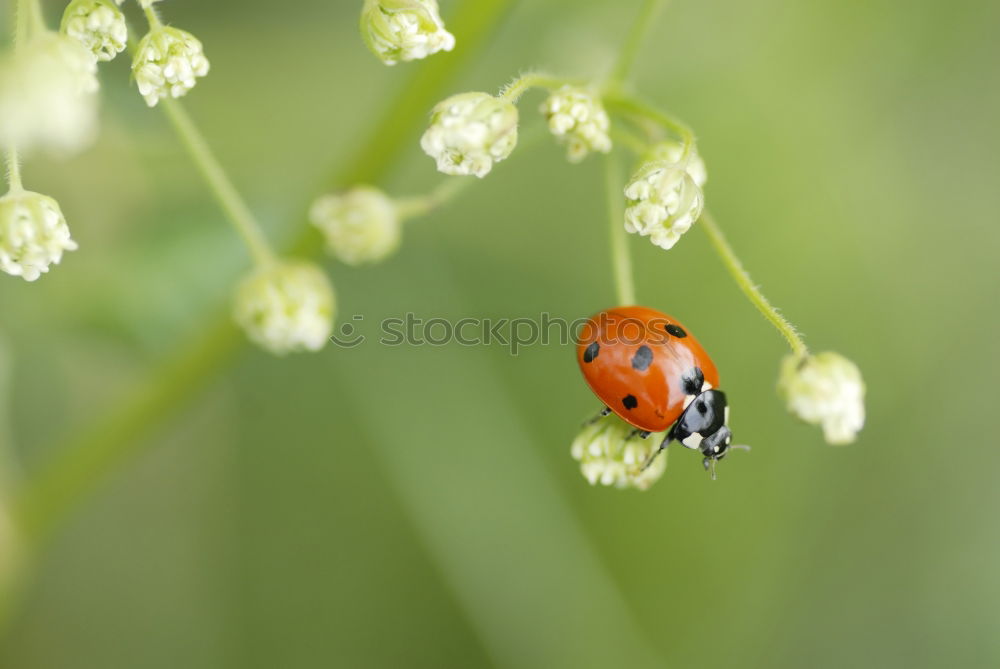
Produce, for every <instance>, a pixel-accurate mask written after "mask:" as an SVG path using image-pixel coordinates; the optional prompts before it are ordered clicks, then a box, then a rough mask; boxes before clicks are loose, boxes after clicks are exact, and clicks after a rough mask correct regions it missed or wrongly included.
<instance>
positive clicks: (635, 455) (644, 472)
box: [570, 414, 667, 490]
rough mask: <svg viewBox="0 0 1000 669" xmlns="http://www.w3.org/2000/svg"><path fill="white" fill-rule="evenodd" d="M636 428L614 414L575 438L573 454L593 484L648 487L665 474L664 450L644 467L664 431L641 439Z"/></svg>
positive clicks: (587, 427) (572, 447)
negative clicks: (635, 432) (636, 432)
mask: <svg viewBox="0 0 1000 669" xmlns="http://www.w3.org/2000/svg"><path fill="white" fill-rule="evenodd" d="M634 430H635V428H633V427H632V426H631V425H629V424H628V423H626V422H625V421H623V420H622V419H621V418H619V417H618V416H615V415H614V414H610V415H608V416H605V417H603V418H600V419H598V420H596V421H594V422H592V423H590V424H588V425H584V426H583V429H582V430H581V431H580V433H579V434H578V435H577V437H576V439H574V440H573V445H572V446H571V447H570V454H571V455H572V456H573V459H574V460H577V461H579V463H580V471H581V472H582V473H583V475H584V477H585V478H586V479H587V480H588V481H589V482H590V484H591V485H596V484H597V483H600V484H601V485H606V486H611V485H613V486H615V487H616V488H638V489H639V490H646V489H647V488H649V486H651V485H653V484H654V483H656V481H657V480H658V479H659V478H660V477H661V476H663V472H664V471H666V469H667V454H666V453H665V452H664V453H660V454H659V455H657V456H656V458H654V459H653V461H652V463H650V464H649V466H648V467H646V469H643V467H644V466H645V465H646V464H647V463H648V462H649V459H650V458H651V457H652V456H653V454H654V453H656V451H657V449H659V447H660V442H661V441H663V435H664V433H662V432H661V433H659V434H651V435H649V437H647V438H646V439H640V438H639V437H638V435H634V434H632V433H633V432H634ZM630 435H631V436H630Z"/></svg>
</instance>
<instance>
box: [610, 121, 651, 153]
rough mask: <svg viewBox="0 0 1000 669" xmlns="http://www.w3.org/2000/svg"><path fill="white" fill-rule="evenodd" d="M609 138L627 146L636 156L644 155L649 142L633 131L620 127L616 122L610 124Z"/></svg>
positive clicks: (647, 149)
mask: <svg viewBox="0 0 1000 669" xmlns="http://www.w3.org/2000/svg"><path fill="white" fill-rule="evenodd" d="M611 138H612V139H613V140H614V141H615V142H617V143H619V144H624V145H625V146H627V147H628V149H629V150H630V151H632V153H634V154H636V155H637V156H644V155H646V153H647V152H648V151H649V144H648V143H647V142H645V141H644V140H643V139H642V138H641V137H639V136H637V135H636V134H635V133H633V132H631V131H629V130H626V129H625V128H622V127H621V125H619V124H617V123H616V124H615V125H613V126H611Z"/></svg>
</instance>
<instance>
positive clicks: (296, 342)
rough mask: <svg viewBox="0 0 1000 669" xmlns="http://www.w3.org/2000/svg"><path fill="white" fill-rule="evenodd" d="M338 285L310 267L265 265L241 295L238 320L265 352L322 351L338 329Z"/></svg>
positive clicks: (242, 288)
mask: <svg viewBox="0 0 1000 669" xmlns="http://www.w3.org/2000/svg"><path fill="white" fill-rule="evenodd" d="M334 309H335V298H334V294H333V286H331V285H330V281H329V280H328V279H327V278H326V275H325V274H324V273H323V271H322V270H321V269H320V268H319V267H317V266H316V265H313V264H312V263H307V262H298V261H288V262H280V263H276V264H272V265H266V266H262V267H260V268H258V269H256V270H254V272H253V273H252V274H250V276H248V277H247V278H246V279H244V280H243V282H242V283H241V284H240V286H239V288H238V289H237V291H236V303H235V308H234V312H233V315H234V318H235V319H236V322H237V323H238V324H239V325H240V326H241V327H242V328H243V329H244V330H245V331H246V333H247V336H248V337H249V338H250V339H251V340H252V341H253V342H255V343H256V344H258V345H260V346H261V347H262V348H264V349H266V350H268V351H270V352H272V353H274V354H276V355H285V354H286V353H295V352H299V351H318V350H320V349H321V348H323V346H325V345H326V342H327V340H328V339H329V338H330V333H331V332H332V330H333V315H334Z"/></svg>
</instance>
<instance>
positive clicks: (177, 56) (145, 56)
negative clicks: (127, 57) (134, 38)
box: [132, 25, 209, 107]
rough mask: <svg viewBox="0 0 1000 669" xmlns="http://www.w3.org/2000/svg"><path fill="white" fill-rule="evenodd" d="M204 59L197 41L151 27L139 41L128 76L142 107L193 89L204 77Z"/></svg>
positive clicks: (185, 34)
mask: <svg viewBox="0 0 1000 669" xmlns="http://www.w3.org/2000/svg"><path fill="white" fill-rule="evenodd" d="M208 67H209V65H208V59H207V58H205V51H204V49H203V48H202V46H201V42H199V41H198V39H197V38H196V37H195V36H194V35H192V34H191V33H189V32H186V31H184V30H180V29H178V28H172V27H170V26H164V25H153V26H152V28H150V31H149V32H148V33H147V34H146V36H145V37H143V38H142V41H140V42H139V46H138V48H137V49H136V53H135V60H133V62H132V75H133V76H134V77H135V82H136V84H137V85H138V86H139V93H141V94H142V97H144V98H145V99H146V104H147V105H149V106H150V107H155V106H156V104H157V103H158V102H159V101H160V98H165V97H172V98H179V97H181V96H182V95H185V94H186V93H187V92H188V91H190V90H191V89H192V88H194V85H195V83H197V79H198V77H204V76H205V75H206V74H208Z"/></svg>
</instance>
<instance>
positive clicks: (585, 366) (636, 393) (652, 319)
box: [576, 307, 732, 476]
mask: <svg viewBox="0 0 1000 669" xmlns="http://www.w3.org/2000/svg"><path fill="white" fill-rule="evenodd" d="M576 359H577V362H578V363H579V365H580V371H582V372H583V378H584V379H586V381H587V385H589V386H590V389H591V390H593V391H594V394H595V395H597V396H598V397H599V398H600V399H601V401H602V402H604V404H605V407H606V408H605V409H604V410H603V411H602V412H601V415H600V416H599V417H598V419H599V418H601V417H604V416H606V415H608V414H609V413H611V412H614V413H615V414H616V415H617V416H618V417H620V418H621V419H622V420H624V421H626V422H628V423H630V424H631V425H632V426H634V427H635V428H636V429H635V432H633V434H634V435H638V436H640V437H641V438H643V439H645V438H646V437H648V436H649V435H650V433H652V432H664V431H667V435H666V436H665V437H664V439H663V442H662V443H661V444H660V448H659V449H658V450H657V451H656V453H654V454H653V456H652V457H650V459H649V461H647V463H646V465H645V466H646V467H648V466H649V464H650V463H651V462H652V461H653V458H655V457H656V455H657V454H658V453H659V452H660V451H662V450H663V449H664V448H666V447H667V446H668V445H669V444H670V443H671V442H672V441H677V442H680V443H681V444H682V445H683V446H686V447H687V448H690V449H693V450H700V451H701V453H702V455H704V456H705V457H704V460H703V461H702V462H703V464H704V465H705V469H709V468H712V471H713V476H714V464H715V461H717V460H721V459H722V458H724V457H726V454H727V452H728V451H729V447H730V444H731V442H732V433H731V432H730V430H729V427H728V425H727V423H728V422H729V407H728V406H727V404H726V395H725V393H723V392H722V391H721V390H718V386H719V372H718V370H717V369H716V368H715V363H713V362H712V359H711V358H710V357H708V353H706V352H705V349H703V348H702V347H701V344H699V343H698V340H697V339H695V338H694V336H693V335H691V334H690V333H689V332H688V330H687V328H685V327H684V326H683V325H681V324H680V323H679V322H678V321H677V319H676V318H673V317H672V316H668V315H667V314H664V313H662V312H660V311H657V310H655V309H650V308H648V307H615V308H613V309H606V310H604V311H601V312H599V313H597V314H595V315H594V316H592V317H591V318H590V319H589V320H588V321H587V322H586V323H585V324H584V326H583V328H582V329H581V332H580V338H579V340H578V342H577V349H576ZM595 420H597V419H595Z"/></svg>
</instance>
